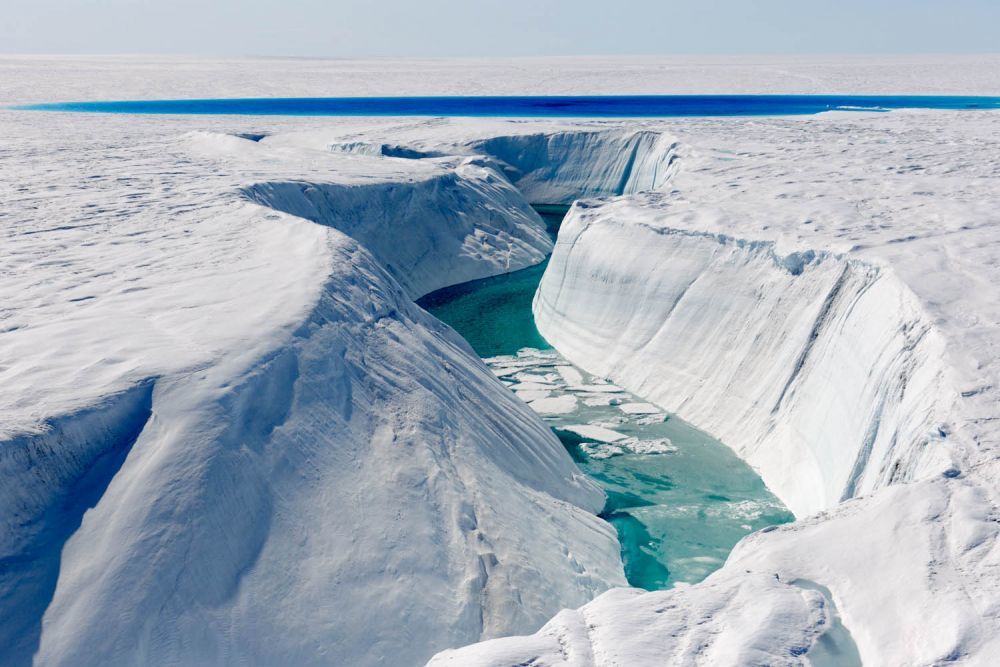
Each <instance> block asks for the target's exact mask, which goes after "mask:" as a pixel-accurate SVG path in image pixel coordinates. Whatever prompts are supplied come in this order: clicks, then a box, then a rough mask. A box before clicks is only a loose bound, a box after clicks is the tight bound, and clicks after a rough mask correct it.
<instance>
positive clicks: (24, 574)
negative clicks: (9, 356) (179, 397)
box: [0, 382, 153, 663]
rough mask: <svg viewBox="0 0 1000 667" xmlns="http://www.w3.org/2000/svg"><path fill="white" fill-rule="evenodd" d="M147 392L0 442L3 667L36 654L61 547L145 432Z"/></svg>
mask: <svg viewBox="0 0 1000 667" xmlns="http://www.w3.org/2000/svg"><path fill="white" fill-rule="evenodd" d="M152 389H153V384H152V383H151V382H145V383H141V384H139V385H137V386H136V387H133V388H132V389H129V390H127V391H124V392H121V393H120V394H118V395H114V396H109V397H107V398H106V399H104V400H103V401H101V402H100V403H99V404H98V405H95V406H93V407H90V408H87V409H85V410H82V411H80V412H78V413H76V414H73V415H67V416H64V417H62V418H58V419H53V420H50V421H49V422H48V423H47V424H44V426H43V427H42V429H41V431H42V432H41V433H36V434H26V435H22V436H19V437H14V438H10V439H7V440H5V441H0V477H2V479H3V480H4V483H3V485H2V486H0V517H2V520H0V521H2V522H0V618H2V619H3V622H2V623H0V646H3V647H4V649H3V655H5V656H6V658H5V661H9V662H10V663H27V662H29V661H30V659H31V656H32V655H33V654H34V652H35V650H36V649H37V648H38V640H39V637H40V635H41V631H42V627H41V622H42V614H44V612H45V609H46V607H47V605H48V604H49V602H50V601H51V599H52V594H53V591H54V589H55V586H56V579H57V578H58V576H59V568H60V558H59V556H60V552H61V551H62V547H63V544H64V543H65V541H66V540H67V539H68V538H69V537H70V536H71V535H72V534H73V533H74V532H75V531H76V530H77V528H79V526H80V521H81V519H82V518H83V514H84V512H86V511H87V510H88V509H89V508H90V507H91V506H92V505H93V504H94V503H96V502H97V500H98V499H99V498H100V497H101V495H102V494H103V493H104V490H105V489H106V488H107V485H108V483H109V482H110V481H111V479H112V477H113V476H114V475H115V474H116V473H117V472H118V468H119V467H120V466H121V464H122V462H123V461H124V460H125V457H126V456H127V455H128V453H129V450H130V449H131V447H132V445H133V444H134V442H135V440H136V438H137V437H138V436H139V433H140V432H141V431H142V429H143V427H144V426H145V424H146V422H147V420H148V419H149V416H150V405H151V403H152ZM3 610H6V611H7V613H3ZM10 612H13V613H10Z"/></svg>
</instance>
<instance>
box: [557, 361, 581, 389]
mask: <svg viewBox="0 0 1000 667" xmlns="http://www.w3.org/2000/svg"><path fill="white" fill-rule="evenodd" d="M556 370H557V371H559V375H561V376H562V378H563V380H565V381H566V384H571V385H572V384H583V373H581V372H580V371H578V370H576V369H575V368H573V367H572V366H556Z"/></svg>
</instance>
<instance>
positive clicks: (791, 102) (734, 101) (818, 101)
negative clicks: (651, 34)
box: [17, 95, 1000, 118]
mask: <svg viewBox="0 0 1000 667" xmlns="http://www.w3.org/2000/svg"><path fill="white" fill-rule="evenodd" d="M17 108H19V109H29V110H38V111H78V112H100V113H133V114H135V113H138V114H238V115H254V116H259V115H267V116H492V117H507V118H512V117H545V116H557V117H590V118H609V117H632V118H636V117H646V118H666V117H677V116H765V115H789V114H794V115H801V114H815V113H820V112H823V111H830V110H833V109H840V110H852V111H888V110H891V109H998V108H1000V98H998V97H978V96H955V95H935V96H931V95H906V96H900V95H572V96H517V95H512V96H499V97H498V96H486V97H293V98H232V99H202V100H124V101H108V102H57V103H51V104H34V105H29V106H22V107H17Z"/></svg>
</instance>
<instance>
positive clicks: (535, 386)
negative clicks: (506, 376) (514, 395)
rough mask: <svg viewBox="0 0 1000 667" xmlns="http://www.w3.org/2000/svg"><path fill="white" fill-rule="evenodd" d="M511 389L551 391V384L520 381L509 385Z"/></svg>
mask: <svg viewBox="0 0 1000 667" xmlns="http://www.w3.org/2000/svg"><path fill="white" fill-rule="evenodd" d="M511 389H512V390H513V391H552V385H550V384H540V383H538V382H520V383H518V384H515V385H514V386H512V387H511Z"/></svg>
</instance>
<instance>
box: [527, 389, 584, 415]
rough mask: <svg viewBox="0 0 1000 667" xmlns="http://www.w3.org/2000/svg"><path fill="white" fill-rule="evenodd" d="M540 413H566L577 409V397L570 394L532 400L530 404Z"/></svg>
mask: <svg viewBox="0 0 1000 667" xmlns="http://www.w3.org/2000/svg"><path fill="white" fill-rule="evenodd" d="M528 405H529V406H530V407H531V409H532V410H534V411H535V412H537V413H538V414H540V415H565V414H568V413H570V412H573V411H574V410H576V405H577V402H576V397H575V396H570V395H569V394H563V395H562V396H552V397H549V398H540V399H537V400H534V401H531V402H530V403H529V404H528Z"/></svg>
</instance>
